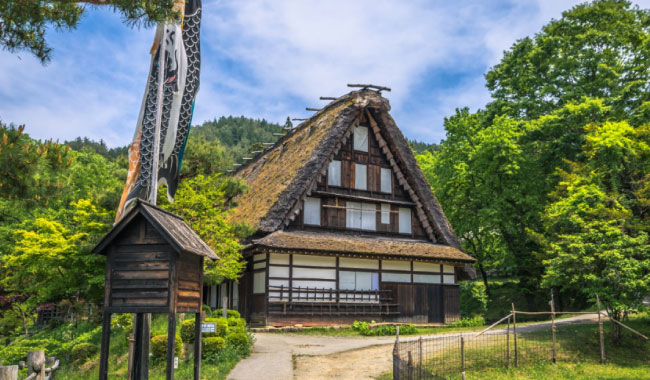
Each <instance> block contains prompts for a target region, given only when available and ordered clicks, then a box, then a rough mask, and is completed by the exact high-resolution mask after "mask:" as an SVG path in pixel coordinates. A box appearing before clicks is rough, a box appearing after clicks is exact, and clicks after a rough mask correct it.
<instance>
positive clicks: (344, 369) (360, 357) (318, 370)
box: [228, 315, 596, 380]
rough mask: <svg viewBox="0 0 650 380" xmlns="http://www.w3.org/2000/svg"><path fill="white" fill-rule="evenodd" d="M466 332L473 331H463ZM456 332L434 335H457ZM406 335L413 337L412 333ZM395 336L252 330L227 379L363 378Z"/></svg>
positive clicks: (379, 366)
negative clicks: (250, 342)
mask: <svg viewBox="0 0 650 380" xmlns="http://www.w3.org/2000/svg"><path fill="white" fill-rule="evenodd" d="M595 319H596V316H595V315H582V316H577V317H571V318H567V319H562V320H560V321H557V322H556V323H558V324H570V323H586V322H590V321H594V320H595ZM549 325H550V322H540V323H536V324H531V325H527V326H522V327H518V328H517V330H518V331H522V332H523V331H534V330H538V329H542V328H548V326H549ZM465 334H467V335H470V334H476V332H472V333H465ZM458 335H459V333H452V334H437V335H435V336H458ZM406 339H413V338H412V337H410V338H406ZM394 340H395V338H394V337H392V336H389V337H359V336H352V337H333V336H312V335H300V334H280V333H258V334H255V345H254V346H253V354H251V356H250V357H248V358H246V359H244V360H242V361H241V362H239V364H237V366H236V367H235V368H234V369H233V371H232V372H231V373H230V375H229V376H228V379H229V380H325V379H341V380H347V379H350V380H353V379H354V380H362V379H374V378H376V377H377V376H379V375H380V374H381V373H383V372H386V371H388V370H390V368H391V366H392V360H391V350H392V348H393V342H394Z"/></svg>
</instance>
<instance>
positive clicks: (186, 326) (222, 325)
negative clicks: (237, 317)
mask: <svg viewBox="0 0 650 380" xmlns="http://www.w3.org/2000/svg"><path fill="white" fill-rule="evenodd" d="M242 321H243V322H244V326H245V325H246V322H245V321H244V320H243V319H242ZM203 322H212V323H216V324H217V332H216V333H203V338H213V337H216V336H220V337H222V338H223V337H225V336H226V335H227V334H228V332H229V331H230V330H231V329H233V330H237V326H234V327H232V328H229V326H228V324H229V321H228V320H226V319H223V318H206V319H205V320H204V321H203ZM238 323H239V322H238ZM242 331H245V329H242ZM181 338H183V342H185V343H194V318H191V319H187V320H184V321H183V323H182V324H181Z"/></svg>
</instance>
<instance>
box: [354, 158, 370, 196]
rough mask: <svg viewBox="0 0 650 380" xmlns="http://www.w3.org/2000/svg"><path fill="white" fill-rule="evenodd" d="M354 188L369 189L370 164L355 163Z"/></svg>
mask: <svg viewBox="0 0 650 380" xmlns="http://www.w3.org/2000/svg"><path fill="white" fill-rule="evenodd" d="M354 188H355V189H357V190H368V166H366V165H363V164H354Z"/></svg>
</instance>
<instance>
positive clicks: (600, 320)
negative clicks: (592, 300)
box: [596, 294, 605, 364]
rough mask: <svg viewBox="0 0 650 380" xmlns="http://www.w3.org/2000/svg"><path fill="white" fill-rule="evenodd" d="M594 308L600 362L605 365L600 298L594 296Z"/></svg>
mask: <svg viewBox="0 0 650 380" xmlns="http://www.w3.org/2000/svg"><path fill="white" fill-rule="evenodd" d="M596 307H597V308H598V333H599V334H600V362H601V363H602V364H605V337H604V336H603V320H602V318H601V316H600V298H599V297H598V294H596Z"/></svg>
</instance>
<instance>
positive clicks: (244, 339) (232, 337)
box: [226, 332, 251, 355]
mask: <svg viewBox="0 0 650 380" xmlns="http://www.w3.org/2000/svg"><path fill="white" fill-rule="evenodd" d="M226 341H227V342H228V345H230V346H232V347H235V348H236V349H237V351H239V352H240V353H242V354H243V355H248V354H249V353H250V346H251V339H250V338H249V337H248V335H246V333H242V332H233V333H230V334H228V335H227V336H226Z"/></svg>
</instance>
